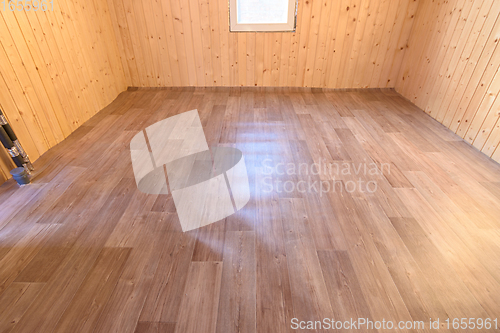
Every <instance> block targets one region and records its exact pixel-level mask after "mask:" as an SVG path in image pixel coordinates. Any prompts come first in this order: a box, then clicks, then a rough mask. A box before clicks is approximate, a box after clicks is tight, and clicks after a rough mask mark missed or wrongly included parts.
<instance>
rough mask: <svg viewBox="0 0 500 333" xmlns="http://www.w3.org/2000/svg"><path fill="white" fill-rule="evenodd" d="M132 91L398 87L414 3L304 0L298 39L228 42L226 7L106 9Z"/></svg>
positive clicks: (205, 1) (134, 3)
mask: <svg viewBox="0 0 500 333" xmlns="http://www.w3.org/2000/svg"><path fill="white" fill-rule="evenodd" d="M107 1H108V6H109V8H110V10H111V17H112V22H114V31H115V34H116V36H117V40H118V46H119V48H120V53H121V54H122V55H124V57H123V61H124V62H123V65H124V71H125V75H126V77H127V79H128V82H129V84H130V85H132V86H291V87H329V88H361V87H394V85H395V82H396V78H397V76H398V73H399V69H400V64H401V62H402V59H403V56H404V53H405V51H406V44H407V41H408V37H409V34H410V31H411V27H412V24H413V21H414V19H413V18H414V16H415V13H416V10H417V7H418V3H419V2H418V1H416V0H335V1H332V0H304V1H303V0H299V2H298V15H297V31H296V32H295V33H230V32H229V31H228V21H229V17H228V15H229V14H228V12H229V10H228V0H107Z"/></svg>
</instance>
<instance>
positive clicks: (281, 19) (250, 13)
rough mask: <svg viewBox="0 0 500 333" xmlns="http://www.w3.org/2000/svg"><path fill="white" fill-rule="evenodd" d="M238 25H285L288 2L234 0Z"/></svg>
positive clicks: (284, 0)
mask: <svg viewBox="0 0 500 333" xmlns="http://www.w3.org/2000/svg"><path fill="white" fill-rule="evenodd" d="M236 3H237V12H238V23H239V24H261V23H287V19H288V4H289V0H236Z"/></svg>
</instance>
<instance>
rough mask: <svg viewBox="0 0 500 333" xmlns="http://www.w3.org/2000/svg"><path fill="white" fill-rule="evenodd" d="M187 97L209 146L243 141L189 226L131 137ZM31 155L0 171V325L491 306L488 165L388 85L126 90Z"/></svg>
mask: <svg viewBox="0 0 500 333" xmlns="http://www.w3.org/2000/svg"><path fill="white" fill-rule="evenodd" d="M175 10H177V9H175ZM178 10H181V8H178ZM205 10H206V11H208V12H209V13H210V11H211V10H213V8H211V7H210V6H209V7H208V8H206V9H205ZM361 10H364V9H360V11H361ZM478 10H479V9H478ZM210 36H212V35H210ZM200 60H203V61H205V60H206V61H208V60H210V61H214V60H213V59H212V58H210V59H200ZM171 64H172V63H171ZM129 70H130V68H129ZM247 73H248V72H247ZM194 74H195V75H197V74H198V73H194ZM313 78H314V76H313ZM270 79H272V73H271V77H270ZM192 108H198V111H199V114H200V119H201V122H202V125H203V128H204V132H205V135H206V136H207V141H209V142H210V143H211V145H214V146H224V147H228V146H231V147H236V148H238V149H241V151H242V152H243V153H244V156H245V162H246V167H247V172H248V176H249V182H250V188H251V191H250V192H251V199H250V202H249V203H248V204H247V205H246V206H245V207H244V208H243V209H241V210H240V211H238V212H237V214H234V215H232V216H229V217H227V218H225V219H224V220H221V221H218V222H216V223H213V224H210V225H208V226H205V227H203V228H199V229H196V230H192V231H190V232H186V233H183V232H182V231H181V228H180V222H179V218H178V215H177V213H176V207H175V204H174V202H173V199H172V196H171V195H170V194H169V195H147V194H144V193H141V192H139V191H138V190H137V185H136V183H135V180H134V178H133V177H134V174H133V170H132V162H131V160H130V151H129V143H130V140H131V139H132V138H133V137H134V135H135V134H136V133H137V132H138V131H141V130H143V129H144V128H145V127H147V126H149V125H151V124H153V123H155V122H157V121H160V120H162V119H165V118H167V117H170V116H173V115H176V114H179V113H182V112H184V111H188V110H191V109H192ZM98 152H104V153H100V154H97V153H98ZM35 165H36V167H37V171H36V173H35V177H34V179H33V184H31V185H29V186H25V187H22V188H19V187H18V186H17V185H15V184H13V183H12V181H7V182H6V183H4V184H3V185H2V186H0V200H2V205H1V206H0V310H1V311H0V330H1V331H6V332H26V333H31V332H38V331H40V332H69V331H71V332H106V333H108V332H117V333H128V332H130V333H134V332H137V333H141V332H147V333H160V332H183V333H184V332H211V333H214V332H215V333H219V332H220V333H233V332H234V333H237V332H294V331H295V330H293V329H292V319H293V318H298V319H299V320H304V321H306V320H311V321H316V320H322V319H323V318H333V319H335V320H342V321H346V320H350V319H351V318H353V319H354V318H359V317H363V318H369V319H370V320H372V321H375V320H378V321H381V320H383V319H385V320H386V321H387V320H391V321H394V322H396V323H397V322H399V321H401V320H402V321H405V322H406V321H411V320H423V321H424V322H426V323H428V319H429V318H440V319H441V321H442V320H445V319H446V318H447V317H456V318H462V317H463V318H465V317H468V316H473V317H476V318H488V317H489V318H492V317H495V316H496V314H497V313H498V312H499V311H500V308H499V305H498V301H497V299H498V295H499V294H500V283H499V281H500V268H499V266H498V264H497V263H498V262H499V260H500V246H499V237H500V233H499V228H500V224H499V222H498V216H499V214H500V209H499V208H498V207H500V185H499V182H498V179H499V177H500V166H499V165H498V164H497V163H495V162H494V161H492V160H491V159H490V158H488V157H486V156H485V155H484V154H482V153H480V152H479V151H477V150H475V149H474V148H472V147H471V146H470V145H468V144H467V143H466V142H464V141H463V140H461V139H460V137H458V136H457V135H455V134H454V133H453V132H451V131H450V130H448V129H447V128H445V127H444V126H442V125H441V124H439V123H438V122H437V121H436V120H434V119H432V118H431V117H429V116H428V115H426V114H425V112H423V111H422V110H419V109H418V108H416V107H415V106H414V105H412V104H411V103H410V102H408V101H406V100H404V98H402V97H401V96H400V95H399V94H398V93H396V92H395V91H394V90H393V89H361V90H356V89H351V90H347V91H332V90H329V89H314V90H313V91H310V90H309V89H307V88H300V89H299V88H262V87H257V88H255V87H245V88H241V87H232V88H221V87H209V88H196V89H194V88H177V87H175V88H164V89H137V90H134V91H127V92H125V93H123V94H121V95H120V96H119V97H118V98H117V99H116V100H115V101H114V102H113V103H111V104H110V105H109V106H107V107H105V108H104V109H103V110H102V111H101V112H99V113H97V114H96V115H95V116H94V117H92V118H91V119H90V120H89V121H88V122H86V123H85V124H84V125H83V126H81V127H80V128H79V129H77V130H76V131H75V132H74V133H73V134H71V135H70V136H69V137H68V138H67V139H65V140H63V141H62V142H61V143H60V144H58V145H57V146H55V147H53V148H52V149H50V150H49V151H48V152H46V153H45V154H44V155H43V156H41V157H40V158H39V159H38V160H37V161H36V162H35ZM314 165H316V167H314ZM320 165H321V167H320ZM311 166H313V167H312V169H311ZM293 167H297V169H295V171H293ZM365 167H366V169H365ZM299 182H301V183H299ZM367 182H370V184H371V185H370V186H369V187H366V186H367V185H366V184H367ZM270 184H272V185H273V186H272V188H271V189H269V185H270ZM293 184H296V186H297V187H296V188H294V189H290V186H291V185H293ZM327 184H329V185H328V186H327ZM363 184H364V185H363ZM359 186H361V187H359ZM321 188H322V189H323V191H320V189H321ZM318 331H320V330H318ZM401 331H405V330H401ZM424 331H425V330H424Z"/></svg>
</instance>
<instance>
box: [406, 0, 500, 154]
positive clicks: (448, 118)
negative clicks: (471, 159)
mask: <svg viewBox="0 0 500 333" xmlns="http://www.w3.org/2000/svg"><path fill="white" fill-rule="evenodd" d="M431 13H432V14H431ZM499 18H500V3H498V2H497V1H481V0H467V1H449V2H446V1H422V2H420V4H419V7H418V11H417V13H416V19H415V23H414V25H413V28H412V31H411V34H410V37H409V41H408V50H407V52H406V53H405V55H404V58H403V62H402V65H401V70H400V72H399V75H398V78H397V84H396V91H398V92H399V93H400V94H401V95H403V96H404V97H405V98H407V99H408V100H410V101H411V102H412V103H414V104H415V105H417V106H418V107H419V108H421V109H422V110H425V111H426V112H427V113H428V114H429V115H431V116H432V117H433V118H435V119H436V120H438V121H439V122H441V123H442V124H443V125H445V126H446V127H448V128H450V129H451V130H452V131H453V132H455V133H456V134H458V135H459V136H460V137H461V138H463V139H464V140H465V141H467V142H468V143H470V144H471V145H473V146H474V147H475V148H477V149H478V150H480V151H482V152H483V153H484V154H486V155H487V156H489V157H492V158H493V159H494V160H496V161H497V162H498V161H500V159H499V156H500V153H496V152H498V151H499V150H498V146H499V143H500V121H499V118H500V114H499V112H498V109H499V107H500V99H498V98H497V96H498V94H499V91H500V74H499V71H498V69H499V66H500V47H498V41H499V39H500V19H499Z"/></svg>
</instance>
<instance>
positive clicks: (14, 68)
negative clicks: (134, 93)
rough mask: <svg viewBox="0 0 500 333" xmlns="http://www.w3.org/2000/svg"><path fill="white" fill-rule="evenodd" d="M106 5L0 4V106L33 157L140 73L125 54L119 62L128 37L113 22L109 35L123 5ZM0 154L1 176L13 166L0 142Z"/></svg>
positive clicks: (37, 155) (88, 3)
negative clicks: (20, 7)
mask: <svg viewBox="0 0 500 333" xmlns="http://www.w3.org/2000/svg"><path fill="white" fill-rule="evenodd" d="M120 2H121V1H120ZM109 3H114V1H112V0H109ZM113 9H114V11H113V12H112V14H113V15H111V13H110V10H109V7H108V3H107V2H106V1H104V2H102V1H90V2H88V1H86V2H82V1H67V0H61V1H54V11H47V12H42V11H37V12H33V11H30V12H18V11H16V12H11V11H9V10H7V11H3V10H2V11H0V31H1V33H0V107H1V108H2V110H3V111H4V113H5V114H6V117H7V118H8V120H9V122H10V124H11V125H12V127H13V128H14V131H15V132H16V134H17V136H18V137H19V140H20V142H21V144H22V145H23V146H24V148H25V150H26V151H27V153H28V154H29V155H30V157H31V159H32V160H36V159H37V158H38V157H39V156H40V155H41V154H43V153H44V152H45V151H47V150H48V149H49V148H51V147H52V146H54V145H56V144H57V143H59V142H61V141H62V140H64V138H66V137H67V136H68V135H69V134H70V133H71V132H72V131H74V130H75V129H76V128H78V127H79V126H81V125H82V124H83V123H84V122H85V121H86V120H88V119H89V118H90V117H92V116H93V115H94V114H95V113H96V112H98V111H99V110H101V109H102V108H104V107H105V106H106V105H107V104H109V103H110V102H111V101H113V99H115V98H116V96H117V95H118V93H120V92H122V91H123V90H125V88H126V87H127V79H128V78H131V77H134V79H136V80H137V79H140V77H139V75H138V74H137V70H135V72H134V74H133V75H132V74H131V68H135V67H134V66H136V63H135V62H129V61H126V60H127V59H128V58H127V57H124V61H123V63H124V64H126V65H127V70H126V71H125V72H124V70H123V66H122V61H121V59H120V49H123V52H128V50H127V51H126V49H128V48H129V45H130V41H131V38H130V37H128V38H127V37H126V36H125V35H124V34H125V33H128V32H129V30H128V29H123V28H118V29H116V33H117V34H119V35H120V37H121V38H120V45H118V44H117V43H116V41H115V31H114V30H113V29H114V28H113V26H112V20H114V19H115V17H116V16H117V14H116V13H117V11H120V14H118V16H120V17H121V19H123V10H122V9H121V8H118V9H116V7H113ZM115 9H116V10H115ZM111 16H113V18H112V17H111ZM120 29H121V31H120ZM124 41H126V43H124ZM0 161H1V163H0V171H1V172H0V180H1V181H3V179H5V178H9V170H10V169H11V168H13V165H12V163H11V162H10V161H9V157H8V155H7V153H6V152H5V150H4V149H3V148H2V149H1V150H0ZM1 181H0V182H1Z"/></svg>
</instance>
